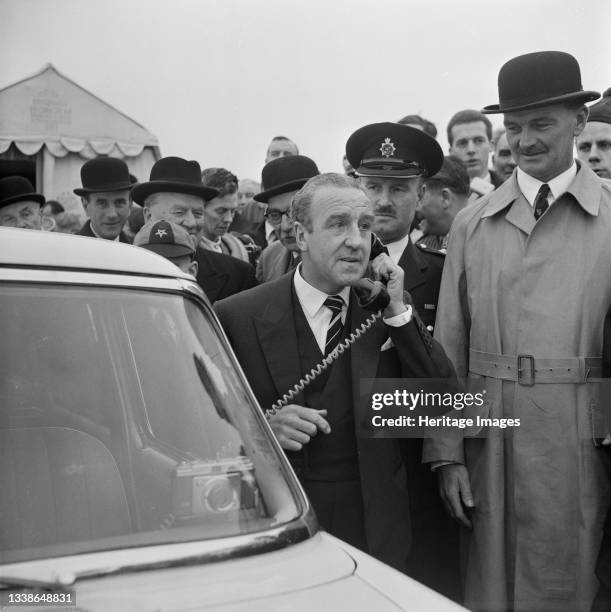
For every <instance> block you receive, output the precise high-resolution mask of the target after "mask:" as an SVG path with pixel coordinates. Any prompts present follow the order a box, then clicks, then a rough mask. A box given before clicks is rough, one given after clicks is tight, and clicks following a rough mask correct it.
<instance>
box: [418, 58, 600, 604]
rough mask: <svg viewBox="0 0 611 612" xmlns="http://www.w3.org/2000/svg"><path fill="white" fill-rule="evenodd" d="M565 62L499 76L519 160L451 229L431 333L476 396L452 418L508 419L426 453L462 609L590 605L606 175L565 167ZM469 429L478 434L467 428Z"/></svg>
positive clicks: (573, 102) (575, 126) (572, 110)
mask: <svg viewBox="0 0 611 612" xmlns="http://www.w3.org/2000/svg"><path fill="white" fill-rule="evenodd" d="M598 96H599V94H597V93H596V92H588V91H583V89H582V86H581V76H580V71H579V66H578V64H577V62H576V60H575V59H574V58H573V57H572V56H570V55H568V54H566V53H560V52H551V51H549V52H540V53H531V54H527V55H524V56H520V57H517V58H514V59H512V60H510V61H509V62H507V63H506V64H505V65H504V66H503V68H502V69H501V71H500V73H499V98H500V104H498V105H493V106H489V107H486V108H485V109H484V112H488V113H504V124H505V127H506V128H507V137H508V140H509V146H510V148H511V151H512V154H513V156H514V159H515V160H516V162H517V164H518V168H517V169H516V170H515V171H514V173H513V175H512V176H511V177H510V179H508V180H507V181H506V182H505V183H504V184H503V185H501V186H500V187H499V188H498V189H497V190H496V191H494V192H493V193H491V194H490V195H488V196H486V197H484V198H482V199H480V200H479V201H478V202H476V203H475V204H474V205H472V206H469V207H467V208H466V209H464V210H462V211H461V212H460V213H459V214H458V215H457V217H456V219H455V221H454V225H453V226H452V230H451V232H450V241H449V247H448V254H447V259H446V264H445V268H444V273H443V278H442V285H441V294H440V302H439V311H438V315H437V327H436V330H435V332H436V333H435V336H436V338H437V339H438V340H439V341H440V342H441V344H442V346H443V347H444V348H445V350H446V351H447V353H448V355H449V357H450V358H451V359H452V360H453V362H454V365H455V366H456V370H457V373H458V375H459V376H461V377H469V378H470V379H475V378H479V379H480V380H479V381H478V382H479V383H480V384H481V385H482V386H483V387H484V388H485V390H486V398H487V400H486V402H484V405H483V406H481V407H480V408H478V409H466V410H465V412H466V414H464V415H460V416H464V417H471V418H474V419H475V418H476V417H478V416H479V417H487V418H515V419H520V425H519V426H516V427H511V428H507V429H501V428H498V427H497V428H494V427H489V428H488V429H481V428H478V427H474V428H473V430H471V431H469V432H467V433H465V432H464V431H463V430H460V431H458V430H450V429H448V428H446V429H443V428H439V429H438V430H436V431H434V432H432V433H431V438H430V439H429V440H427V441H426V443H425V449H424V461H426V462H432V467H433V469H435V470H436V471H437V472H438V475H439V483H440V491H441V495H442V499H443V500H444V503H445V505H446V508H447V509H448V511H449V513H450V514H451V515H452V516H453V517H454V518H455V519H456V520H458V521H459V522H460V523H461V524H462V525H463V526H464V527H465V529H464V530H463V535H464V541H463V544H464V547H463V565H464V567H463V569H464V575H465V585H464V586H465V604H466V605H467V606H468V607H470V608H472V609H474V610H515V611H526V610H529V611H530V610H533V611H534V610H536V611H537V612H541V611H545V610H554V611H555V612H556V611H564V610H566V611H571V612H574V611H576V610H589V608H590V605H591V602H592V599H593V597H594V594H595V592H596V589H597V586H598V585H597V581H596V578H595V574H594V566H595V560H596V554H597V552H598V547H599V544H600V539H601V529H602V524H603V520H604V515H605V510H606V508H607V507H608V503H609V465H608V461H609V459H608V456H607V454H606V453H604V452H603V451H602V450H601V449H600V448H598V441H597V438H599V437H601V434H602V437H604V432H601V431H599V430H597V427H596V423H597V420H598V416H599V414H598V410H597V404H596V398H597V395H598V393H597V388H596V387H597V385H596V384H593V383H591V382H587V381H589V380H590V379H592V378H595V377H600V365H601V360H600V356H601V350H602V346H601V345H602V326H603V320H604V316H605V312H606V311H607V308H608V306H609V304H610V303H611V239H610V236H611V185H610V184H609V183H608V182H606V181H603V180H601V179H599V178H598V177H597V176H596V175H595V174H594V173H593V172H592V171H591V170H590V169H589V168H588V167H587V166H585V165H583V164H579V163H575V161H574V159H573V139H574V137H575V136H577V135H578V134H579V133H580V132H581V130H583V128H584V125H585V122H586V119H587V112H588V111H587V107H585V106H584V105H583V103H584V102H587V101H591V100H594V99H596V98H597V97H598ZM475 436H477V437H475Z"/></svg>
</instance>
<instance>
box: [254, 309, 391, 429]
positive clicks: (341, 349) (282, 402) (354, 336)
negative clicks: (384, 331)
mask: <svg viewBox="0 0 611 612" xmlns="http://www.w3.org/2000/svg"><path fill="white" fill-rule="evenodd" d="M381 317H382V311H381V310H378V312H376V313H374V314H372V315H370V316H369V317H367V319H366V320H365V321H363V323H361V325H359V327H357V328H356V329H355V330H354V331H353V332H351V334H350V336H348V338H346V339H345V340H344V341H343V342H341V343H340V344H338V345H337V346H336V347H335V349H334V350H333V352H332V353H330V354H329V355H327V356H326V357H325V358H324V359H323V360H322V361H321V362H320V363H319V364H318V365H317V366H316V367H314V368H312V369H311V370H310V371H309V372H308V373H307V374H306V375H305V376H304V377H303V378H302V379H301V380H300V381H299V382H298V383H297V384H296V385H295V386H294V387H293V388H292V389H290V390H289V391H287V392H286V393H285V394H284V395H283V396H282V398H281V399H279V400H278V401H277V402H276V403H275V404H274V405H273V406H272V407H271V408H268V409H267V410H266V411H265V418H266V419H268V420H269V419H270V417H273V416H274V415H276V414H278V412H279V411H280V409H281V408H282V407H283V406H286V405H287V404H288V403H289V402H290V401H291V400H292V399H293V398H294V397H296V396H297V395H298V394H299V393H301V392H302V391H303V390H304V389H305V388H306V387H307V386H308V385H309V384H310V383H311V382H312V381H313V380H314V379H315V378H316V377H317V376H319V375H320V374H322V372H324V371H325V370H326V369H327V368H328V367H329V366H330V365H331V364H332V363H333V362H334V361H335V360H336V359H338V358H339V356H340V355H342V354H343V353H345V352H346V351H347V350H348V349H349V348H350V347H351V346H352V345H353V344H354V343H355V342H356V341H357V340H358V339H359V338H360V337H361V336H362V335H363V334H364V333H365V332H366V331H367V330H368V329H370V328H371V327H372V326H373V325H374V323H375V322H376V321H377V320H378V319H379V318H381Z"/></svg>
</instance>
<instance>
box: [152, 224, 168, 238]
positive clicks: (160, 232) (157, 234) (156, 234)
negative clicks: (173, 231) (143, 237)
mask: <svg viewBox="0 0 611 612" xmlns="http://www.w3.org/2000/svg"><path fill="white" fill-rule="evenodd" d="M167 233H168V232H167V230H164V229H163V228H162V227H160V228H159V229H158V230H157V231H156V232H155V236H157V237H159V238H163V237H164V236H165V235H166V234H167Z"/></svg>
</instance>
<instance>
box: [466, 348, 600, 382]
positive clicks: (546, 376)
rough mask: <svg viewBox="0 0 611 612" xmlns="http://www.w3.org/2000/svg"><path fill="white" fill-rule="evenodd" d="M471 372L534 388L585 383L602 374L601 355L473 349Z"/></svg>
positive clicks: (470, 356) (471, 352) (470, 350)
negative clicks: (557, 355) (552, 355)
mask: <svg viewBox="0 0 611 612" xmlns="http://www.w3.org/2000/svg"><path fill="white" fill-rule="evenodd" d="M469 372H471V373H473V374H479V375H480V376H489V377H491V378H500V379H501V380H512V381H514V382H517V383H519V384H520V385H524V386H527V387H530V386H532V385H534V384H535V383H585V382H586V381H587V380H588V379H591V378H600V377H601V376H602V359H601V358H600V357H561V358H552V359H543V358H541V359H540V358H539V357H534V356H533V355H526V354H522V355H497V354H496V353H486V352H484V351H476V350H474V349H469Z"/></svg>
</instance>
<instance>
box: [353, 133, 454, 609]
mask: <svg viewBox="0 0 611 612" xmlns="http://www.w3.org/2000/svg"><path fill="white" fill-rule="evenodd" d="M346 156H347V158H348V161H349V162H350V164H352V166H353V167H354V168H355V172H356V175H357V177H358V181H359V182H360V185H361V187H362V189H363V190H364V191H365V193H366V194H367V195H368V197H369V199H370V200H371V201H372V203H373V212H374V215H375V220H374V226H373V231H374V232H375V233H376V234H377V235H378V237H379V238H380V239H381V240H382V242H383V243H384V244H385V246H386V248H387V249H388V252H389V255H390V257H391V259H392V260H393V261H394V262H395V263H398V265H399V266H400V267H401V268H403V270H404V287H405V289H406V290H407V291H408V292H409V293H410V294H411V296H412V300H413V305H414V306H415V308H416V311H417V312H418V313H419V314H420V316H421V318H422V319H423V321H424V323H425V324H426V325H427V327H428V329H429V331H432V330H433V325H434V324H435V315H436V312H437V298H438V296H439V285H440V283H441V272H442V269H443V264H444V258H445V256H444V254H443V253H442V252H440V251H437V250H435V249H431V248H428V247H426V246H424V245H415V244H413V243H412V242H411V241H410V237H409V231H410V227H411V225H412V222H413V220H414V215H415V213H416V207H417V205H418V198H419V188H420V185H421V182H422V180H423V179H425V178H427V177H432V176H433V175H435V174H436V173H437V172H438V171H439V170H440V169H441V167H442V164H443V151H442V150H441V147H440V146H439V144H438V143H437V141H436V140H435V139H434V138H431V137H430V136H429V135H428V134H425V133H424V132H423V131H421V130H419V129H417V128H413V127H409V126H407V125H401V124H398V123H373V124H371V125H366V126H365V127H362V128H360V129H359V130H357V131H356V132H354V134H352V135H351V136H350V138H349V139H348V142H347V143H346ZM404 442H405V444H404V451H405V456H406V466H407V486H408V491H409V492H410V495H409V498H410V515H411V519H412V529H413V542H412V548H411V552H410V555H409V558H408V569H407V573H408V574H409V575H410V576H412V577H413V578H415V579H416V580H419V581H420V582H422V583H424V584H426V585H427V586H430V587H431V588H433V589H435V590H437V591H439V592H441V593H443V594H444V595H446V596H447V597H451V598H453V599H455V600H459V599H460V597H461V593H460V586H459V585H460V579H459V570H458V533H457V528H456V527H455V526H454V525H452V524H451V522H449V521H448V520H447V518H446V516H445V513H444V510H443V507H442V504H440V503H439V500H438V497H439V494H438V491H437V483H436V480H435V477H434V475H433V474H432V473H431V470H430V467H429V466H423V465H422V439H418V438H412V439H406V440H405V441H404Z"/></svg>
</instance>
